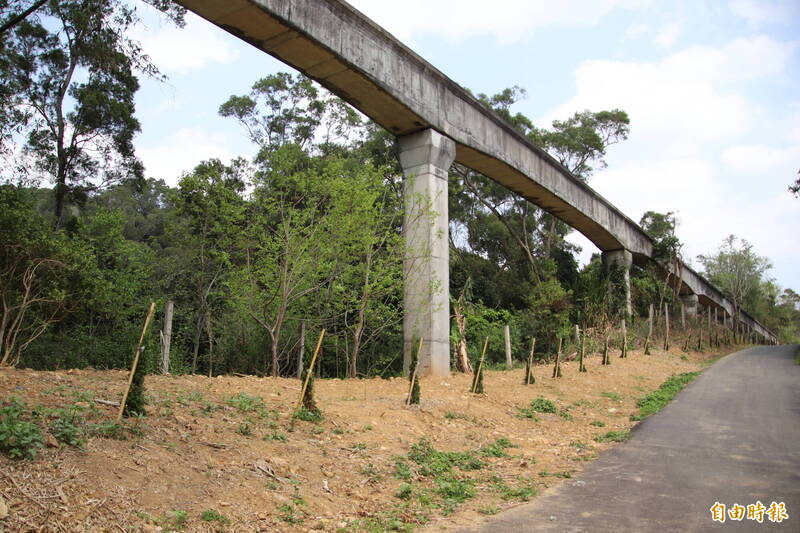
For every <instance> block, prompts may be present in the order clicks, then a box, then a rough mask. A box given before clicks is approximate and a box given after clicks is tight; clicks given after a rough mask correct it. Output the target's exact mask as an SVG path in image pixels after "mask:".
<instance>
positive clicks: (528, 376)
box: [525, 337, 536, 385]
mask: <svg viewBox="0 0 800 533" xmlns="http://www.w3.org/2000/svg"><path fill="white" fill-rule="evenodd" d="M535 348H536V337H533V338H532V339H531V353H530V354H529V355H528V373H527V374H526V375H525V385H530V384H531V383H533V354H534V349H535Z"/></svg>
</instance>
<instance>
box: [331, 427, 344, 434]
mask: <svg viewBox="0 0 800 533" xmlns="http://www.w3.org/2000/svg"><path fill="white" fill-rule="evenodd" d="M331 433H333V434H334V435H344V430H343V429H342V428H333V429H332V430H331Z"/></svg>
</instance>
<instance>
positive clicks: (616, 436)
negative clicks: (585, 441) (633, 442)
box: [594, 429, 631, 442]
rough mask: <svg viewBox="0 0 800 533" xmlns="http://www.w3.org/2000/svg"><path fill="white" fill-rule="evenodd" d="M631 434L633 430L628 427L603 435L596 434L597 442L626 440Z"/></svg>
mask: <svg viewBox="0 0 800 533" xmlns="http://www.w3.org/2000/svg"><path fill="white" fill-rule="evenodd" d="M630 436H631V432H630V431H628V430H627V429H624V430H621V431H609V432H607V433H604V434H602V435H595V437H594V440H595V441H596V442H625V441H626V440H628V439H629V438H630Z"/></svg>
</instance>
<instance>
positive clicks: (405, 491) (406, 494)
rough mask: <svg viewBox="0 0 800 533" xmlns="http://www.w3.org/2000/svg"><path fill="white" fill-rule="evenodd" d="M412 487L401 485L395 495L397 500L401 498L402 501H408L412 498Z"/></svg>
mask: <svg viewBox="0 0 800 533" xmlns="http://www.w3.org/2000/svg"><path fill="white" fill-rule="evenodd" d="M411 493H412V489H411V485H409V484H408V483H403V484H401V485H400V488H399V489H397V492H396V493H395V494H394V495H395V497H396V498H400V499H401V500H408V499H410V498H411Z"/></svg>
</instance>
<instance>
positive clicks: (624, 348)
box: [619, 318, 628, 358]
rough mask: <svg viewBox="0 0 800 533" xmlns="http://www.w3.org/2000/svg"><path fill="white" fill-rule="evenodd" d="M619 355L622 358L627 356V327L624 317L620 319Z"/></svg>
mask: <svg viewBox="0 0 800 533" xmlns="http://www.w3.org/2000/svg"><path fill="white" fill-rule="evenodd" d="M619 356H620V357H622V358H625V357H628V328H627V327H625V319H624V318H623V319H622V353H620V354H619Z"/></svg>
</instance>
